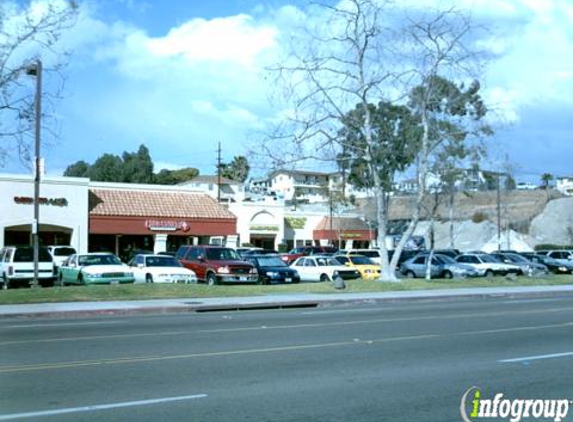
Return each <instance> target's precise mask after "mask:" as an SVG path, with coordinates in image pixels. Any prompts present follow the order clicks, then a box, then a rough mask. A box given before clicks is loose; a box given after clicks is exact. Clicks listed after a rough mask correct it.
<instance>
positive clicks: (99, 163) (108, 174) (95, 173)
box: [88, 154, 123, 182]
mask: <svg viewBox="0 0 573 422" xmlns="http://www.w3.org/2000/svg"><path fill="white" fill-rule="evenodd" d="M88 177H89V178H90V179H91V180H94V181H98V182H120V181H121V180H122V179H123V161H122V160H121V158H120V157H118V156H117V155H113V154H103V155H102V156H101V157H99V158H98V159H97V160H96V162H95V163H94V164H93V165H92V166H91V167H90V169H89V172H88Z"/></svg>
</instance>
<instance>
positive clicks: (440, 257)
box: [434, 254, 458, 264]
mask: <svg viewBox="0 0 573 422" xmlns="http://www.w3.org/2000/svg"><path fill="white" fill-rule="evenodd" d="M434 256H435V258H436V259H437V260H438V262H439V263H440V264H458V261H456V260H455V259H453V258H452V257H450V256H448V255H439V254H438V255H434Z"/></svg>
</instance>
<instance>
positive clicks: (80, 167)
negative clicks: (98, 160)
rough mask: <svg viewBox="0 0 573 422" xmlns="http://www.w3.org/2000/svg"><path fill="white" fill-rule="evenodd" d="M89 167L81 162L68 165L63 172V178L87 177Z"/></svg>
mask: <svg viewBox="0 0 573 422" xmlns="http://www.w3.org/2000/svg"><path fill="white" fill-rule="evenodd" d="M89 170H90V165H89V164H88V163H86V162H85V161H83V160H80V161H78V162H76V163H74V164H70V165H69V166H68V167H66V170H64V176H67V177H88V174H89Z"/></svg>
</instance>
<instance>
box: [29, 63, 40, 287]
mask: <svg viewBox="0 0 573 422" xmlns="http://www.w3.org/2000/svg"><path fill="white" fill-rule="evenodd" d="M26 73H27V74H28V75H30V76H35V77H36V96H35V109H36V116H35V117H36V122H35V123H36V133H35V139H34V154H35V157H34V221H33V222H32V236H33V248H34V279H33V280H32V282H31V283H30V287H38V285H39V283H38V262H39V260H40V234H39V230H40V161H41V158H40V129H41V128H42V62H41V61H40V60H38V61H36V63H35V64H33V65H31V66H29V67H28V69H27V70H26Z"/></svg>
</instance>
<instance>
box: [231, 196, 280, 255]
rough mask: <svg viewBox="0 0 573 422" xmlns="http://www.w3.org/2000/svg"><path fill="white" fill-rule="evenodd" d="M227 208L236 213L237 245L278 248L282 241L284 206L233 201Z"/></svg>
mask: <svg viewBox="0 0 573 422" xmlns="http://www.w3.org/2000/svg"><path fill="white" fill-rule="evenodd" d="M229 210H230V211H232V212H233V214H234V215H237V217H238V220H237V229H238V233H239V245H240V246H246V245H252V246H256V247H259V248H264V249H275V250H277V249H279V245H280V244H281V243H282V242H284V237H285V234H284V233H285V232H284V207H283V206H282V205H276V204H272V203H263V204H261V203H248V202H242V203H235V204H230V205H229Z"/></svg>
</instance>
